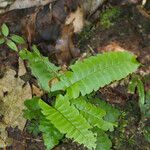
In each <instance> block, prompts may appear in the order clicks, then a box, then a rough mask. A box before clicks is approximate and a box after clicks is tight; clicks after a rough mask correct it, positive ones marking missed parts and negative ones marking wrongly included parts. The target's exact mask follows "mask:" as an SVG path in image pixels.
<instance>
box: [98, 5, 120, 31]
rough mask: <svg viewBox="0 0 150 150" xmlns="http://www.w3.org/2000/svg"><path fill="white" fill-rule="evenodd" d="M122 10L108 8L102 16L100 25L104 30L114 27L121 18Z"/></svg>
mask: <svg viewBox="0 0 150 150" xmlns="http://www.w3.org/2000/svg"><path fill="white" fill-rule="evenodd" d="M120 14H121V11H120V8H117V7H112V8H108V9H106V10H105V11H103V12H102V13H101V14H100V23H101V25H102V26H103V27H104V28H107V29H108V28H110V27H111V26H112V25H114V21H115V20H116V19H117V18H118V17H119V16H120Z"/></svg>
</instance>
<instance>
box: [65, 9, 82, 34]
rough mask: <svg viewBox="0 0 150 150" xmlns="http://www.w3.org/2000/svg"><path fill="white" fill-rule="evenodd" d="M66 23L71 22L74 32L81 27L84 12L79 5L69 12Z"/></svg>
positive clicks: (78, 30)
mask: <svg viewBox="0 0 150 150" xmlns="http://www.w3.org/2000/svg"><path fill="white" fill-rule="evenodd" d="M65 24H66V25H69V24H73V27H74V32H75V33H78V32H80V31H81V30H82V29H83V26H84V13H83V9H82V8H81V7H78V8H77V10H76V11H75V12H72V13H70V15H69V16H68V17H67V19H66V22H65Z"/></svg>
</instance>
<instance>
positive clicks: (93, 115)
mask: <svg viewBox="0 0 150 150" xmlns="http://www.w3.org/2000/svg"><path fill="white" fill-rule="evenodd" d="M71 103H72V104H73V105H75V106H76V107H77V108H78V110H79V111H80V113H81V114H82V115H83V116H84V117H85V118H86V120H87V121H88V122H89V123H90V124H91V125H92V126H93V127H98V128H99V129H102V130H104V131H107V130H110V131H113V129H114V127H113V126H114V124H112V123H111V122H108V121H105V120H104V119H103V117H104V116H105V115H106V112H105V111H104V110H103V109H102V108H99V107H96V106H95V105H92V104H91V103H89V102H86V101H85V99H84V98H82V97H79V98H77V99H74V100H71Z"/></svg>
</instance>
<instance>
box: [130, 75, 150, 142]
mask: <svg viewBox="0 0 150 150" xmlns="http://www.w3.org/2000/svg"><path fill="white" fill-rule="evenodd" d="M129 91H130V93H132V94H134V93H135V92H136V91H137V93H138V95H139V101H138V105H139V107H140V111H141V120H140V123H139V126H140V127H139V128H141V129H140V130H141V131H142V132H143V134H144V137H145V139H146V140H147V141H148V142H150V127H149V126H148V125H147V122H148V120H149V119H150V90H148V91H147V92H145V90H144V84H143V82H142V80H141V78H140V76H138V75H134V76H133V77H132V80H131V82H130V84H129Z"/></svg>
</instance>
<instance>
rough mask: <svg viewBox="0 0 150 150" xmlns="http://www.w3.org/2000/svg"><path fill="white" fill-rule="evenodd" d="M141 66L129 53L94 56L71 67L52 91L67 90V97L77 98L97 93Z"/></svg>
mask: <svg viewBox="0 0 150 150" xmlns="http://www.w3.org/2000/svg"><path fill="white" fill-rule="evenodd" d="M138 66H139V63H138V62H137V60H136V58H135V56H134V55H132V54H131V53H129V52H109V53H104V54H99V55H97V56H92V57H90V58H87V59H85V60H83V61H80V62H77V63H75V64H74V65H72V66H71V67H70V69H71V71H68V72H66V73H64V74H63V75H62V76H60V81H59V82H57V83H56V84H53V85H52V87H51V91H58V90H66V91H67V97H70V99H71V98H77V97H79V94H80V93H81V95H82V96H84V95H86V94H89V93H91V92H92V91H93V90H94V91H97V90H98V89H99V88H100V87H104V86H105V85H108V84H110V83H111V82H113V81H116V80H120V79H122V78H124V77H126V76H127V75H129V74H130V73H132V72H134V71H135V70H136V69H137V68H138Z"/></svg>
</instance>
